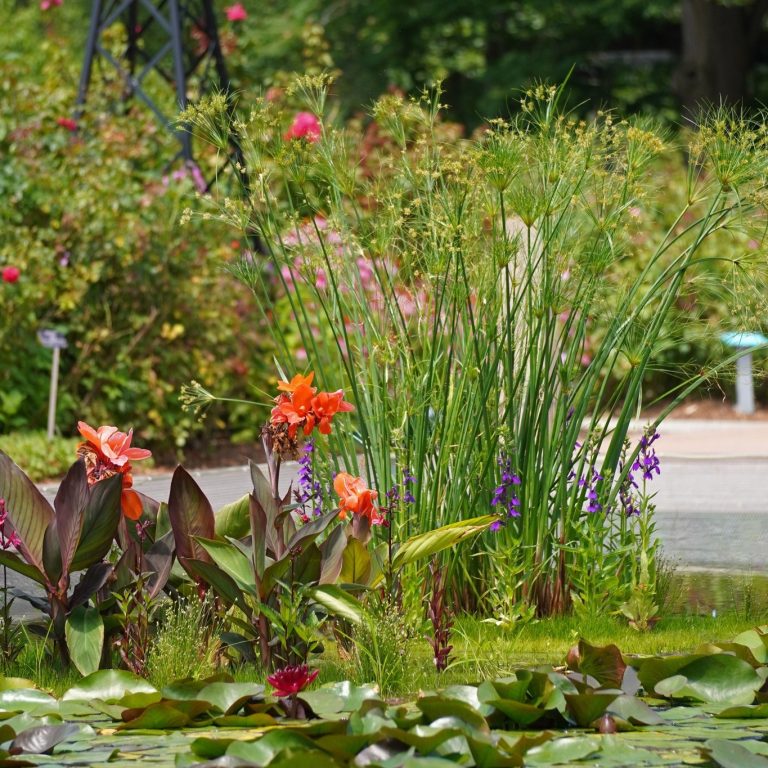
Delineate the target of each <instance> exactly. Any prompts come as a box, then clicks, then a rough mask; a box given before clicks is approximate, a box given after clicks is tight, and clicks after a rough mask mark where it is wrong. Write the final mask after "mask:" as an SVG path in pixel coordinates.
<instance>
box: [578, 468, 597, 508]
mask: <svg viewBox="0 0 768 768" xmlns="http://www.w3.org/2000/svg"><path fill="white" fill-rule="evenodd" d="M602 479H603V476H602V475H601V474H600V473H599V472H598V471H597V470H596V469H595V468H594V467H593V468H592V476H591V477H586V476H584V475H582V476H581V477H580V478H579V488H586V489H587V512H589V513H591V514H594V513H596V512H600V511H601V510H602V508H603V505H602V504H601V503H600V502H599V501H598V497H597V484H598V483H599V482H600V481H601V480H602Z"/></svg>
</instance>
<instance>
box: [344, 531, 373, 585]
mask: <svg viewBox="0 0 768 768" xmlns="http://www.w3.org/2000/svg"><path fill="white" fill-rule="evenodd" d="M370 578H371V556H370V555H369V554H368V549H367V547H366V546H365V544H363V543H361V542H360V541H359V540H358V539H354V538H350V539H349V540H348V541H347V546H346V547H345V548H344V554H343V556H342V565H341V573H340V574H339V579H340V580H341V581H342V582H344V583H346V584H367V583H368V580H369V579H370Z"/></svg>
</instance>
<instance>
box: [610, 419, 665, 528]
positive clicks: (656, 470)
mask: <svg viewBox="0 0 768 768" xmlns="http://www.w3.org/2000/svg"><path fill="white" fill-rule="evenodd" d="M660 437H661V435H660V434H659V433H658V432H657V431H656V430H655V429H654V430H653V431H651V430H650V429H647V430H646V431H645V434H643V436H642V437H641V438H640V451H639V453H638V454H637V458H636V459H635V460H634V462H632V467H631V468H630V470H629V472H627V477H626V478H625V480H624V482H623V483H622V484H621V487H620V488H619V502H620V503H621V507H622V509H623V510H624V514H625V515H627V517H631V516H632V515H639V514H640V512H641V509H642V505H641V500H640V498H639V497H638V494H639V491H640V486H639V485H638V484H637V480H636V478H635V474H634V473H635V472H640V473H642V478H643V480H653V478H654V476H655V475H660V474H661V462H660V461H659V457H658V456H657V455H656V449H655V448H654V447H653V444H654V443H655V442H656V441H657V440H658V439H659V438H660ZM624 466H625V465H624V462H623V461H622V462H620V463H619V472H623V471H624Z"/></svg>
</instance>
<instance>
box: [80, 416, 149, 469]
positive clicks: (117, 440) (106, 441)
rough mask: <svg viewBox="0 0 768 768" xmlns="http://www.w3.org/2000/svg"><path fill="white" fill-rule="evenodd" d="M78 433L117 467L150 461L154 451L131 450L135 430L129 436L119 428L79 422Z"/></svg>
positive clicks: (143, 449)
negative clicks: (145, 460)
mask: <svg viewBox="0 0 768 768" xmlns="http://www.w3.org/2000/svg"><path fill="white" fill-rule="evenodd" d="M77 431H78V432H79V433H80V434H81V435H82V436H83V437H84V438H85V439H86V441H87V442H88V443H89V444H90V445H91V446H92V447H93V448H94V449H95V450H96V452H97V453H99V455H100V456H101V457H102V458H104V459H108V460H109V461H111V462H112V464H114V465H115V466H117V467H122V466H123V465H125V464H127V463H128V462H129V461H131V460H133V461H140V460H141V459H148V458H149V457H150V456H151V455H152V451H148V450H146V449H145V448H131V440H133V430H132V429H131V430H130V431H129V432H128V433H127V434H126V433H125V432H120V431H118V429H117V427H108V426H104V427H99V428H98V429H94V428H93V427H89V426H88V425H87V424H86V423H85V422H84V421H78V422H77Z"/></svg>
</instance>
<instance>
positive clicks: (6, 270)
mask: <svg viewBox="0 0 768 768" xmlns="http://www.w3.org/2000/svg"><path fill="white" fill-rule="evenodd" d="M2 277H3V282H4V283H15V282H17V281H18V279H19V277H21V270H20V269H19V268H18V267H3V271H2Z"/></svg>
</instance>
